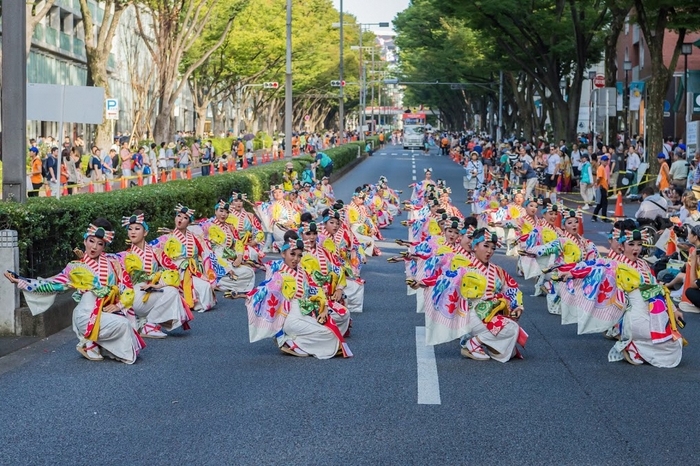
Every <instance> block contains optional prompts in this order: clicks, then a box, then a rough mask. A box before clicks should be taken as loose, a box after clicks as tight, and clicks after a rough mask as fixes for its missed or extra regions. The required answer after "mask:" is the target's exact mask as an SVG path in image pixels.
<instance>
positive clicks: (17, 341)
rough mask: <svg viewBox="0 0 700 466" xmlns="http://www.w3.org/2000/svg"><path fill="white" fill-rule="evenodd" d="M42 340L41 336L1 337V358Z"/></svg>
mask: <svg viewBox="0 0 700 466" xmlns="http://www.w3.org/2000/svg"><path fill="white" fill-rule="evenodd" d="M39 340H41V338H39V337H17V336H7V337H0V358H1V357H3V356H6V355H8V354H10V353H14V352H15V351H17V350H19V349H22V348H24V347H26V346H29V345H31V344H33V343H36V342H37V341H39Z"/></svg>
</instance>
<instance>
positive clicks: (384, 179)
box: [379, 175, 389, 183]
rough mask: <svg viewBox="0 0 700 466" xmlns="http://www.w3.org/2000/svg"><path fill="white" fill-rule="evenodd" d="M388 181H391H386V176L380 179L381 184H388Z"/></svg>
mask: <svg viewBox="0 0 700 466" xmlns="http://www.w3.org/2000/svg"><path fill="white" fill-rule="evenodd" d="M387 181H389V180H387V179H386V176H384V175H382V176H380V177H379V182H380V183H386V182H387Z"/></svg>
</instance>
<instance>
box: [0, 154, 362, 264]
mask: <svg viewBox="0 0 700 466" xmlns="http://www.w3.org/2000/svg"><path fill="white" fill-rule="evenodd" d="M358 146H359V143H351V144H347V145H345V146H342V147H337V148H333V149H328V150H327V151H325V152H326V153H327V154H328V155H329V156H330V157H331V158H333V160H334V166H335V169H336V170H337V169H339V168H342V167H343V166H344V165H346V164H348V163H350V162H351V161H352V160H353V159H354V158H355V157H357V147H358ZM287 161H288V160H281V161H276V162H272V163H268V164H265V165H261V166H257V167H253V168H249V169H247V170H239V171H237V172H234V173H224V174H217V175H214V176H209V177H203V178H199V177H198V178H195V179H192V180H181V181H170V182H168V183H165V184H155V185H149V186H143V187H132V188H129V189H126V190H118V191H112V192H111V193H94V194H79V195H73V196H66V197H63V198H61V199H60V200H57V199H55V198H30V199H28V200H27V202H26V203H25V204H17V203H12V202H2V203H0V228H7V229H12V230H17V231H18V233H19V248H20V269H21V272H22V273H23V274H25V275H28V276H37V275H42V276H47V275H49V274H52V273H56V272H58V271H60V270H61V268H62V267H63V265H65V263H66V262H68V261H69V260H71V259H72V258H73V253H72V250H73V248H75V247H80V246H81V245H82V235H83V233H84V232H85V229H86V227H87V225H88V224H89V223H90V222H91V221H93V220H94V219H96V218H98V217H104V218H106V219H108V220H109V221H110V222H112V225H113V226H114V228H115V231H116V238H115V241H114V242H113V243H112V245H111V246H110V248H109V249H110V250H111V251H121V250H123V249H125V247H126V242H125V240H126V231H125V230H124V229H123V228H121V227H120V222H121V218H122V217H123V216H127V215H130V214H131V213H132V212H133V211H134V210H137V209H140V210H143V211H144V212H145V213H146V221H147V222H148V224H149V226H150V231H151V234H150V235H149V237H148V238H149V239H153V238H155V237H156V236H157V230H158V228H161V227H163V228H171V227H172V225H173V216H174V214H173V209H174V207H175V205H176V204H178V203H181V204H183V205H187V206H188V207H190V208H192V209H195V211H196V216H197V217H198V218H202V217H210V216H212V215H213V206H214V204H215V203H216V202H217V201H218V200H219V199H222V198H224V199H228V197H229V196H230V195H231V192H232V191H234V190H235V191H239V192H244V193H246V194H247V195H248V198H249V199H251V200H253V201H258V200H266V199H267V194H266V192H267V190H268V189H269V187H270V185H273V184H279V183H281V182H282V172H283V170H284V164H285V163H286V162H287ZM309 161H310V158H309V157H299V158H294V159H293V160H292V162H293V163H294V164H295V169H296V170H297V171H299V172H301V170H302V169H303V167H304V166H305V165H306V164H307V163H309Z"/></svg>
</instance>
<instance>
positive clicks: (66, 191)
mask: <svg viewBox="0 0 700 466" xmlns="http://www.w3.org/2000/svg"><path fill="white" fill-rule="evenodd" d="M67 195H68V186H65V185H64V186H63V191H61V196H67Z"/></svg>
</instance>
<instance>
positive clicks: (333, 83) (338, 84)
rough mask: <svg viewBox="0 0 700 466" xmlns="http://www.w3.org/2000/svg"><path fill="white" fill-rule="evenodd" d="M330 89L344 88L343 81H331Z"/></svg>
mask: <svg viewBox="0 0 700 466" xmlns="http://www.w3.org/2000/svg"><path fill="white" fill-rule="evenodd" d="M331 87H345V81H331Z"/></svg>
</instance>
